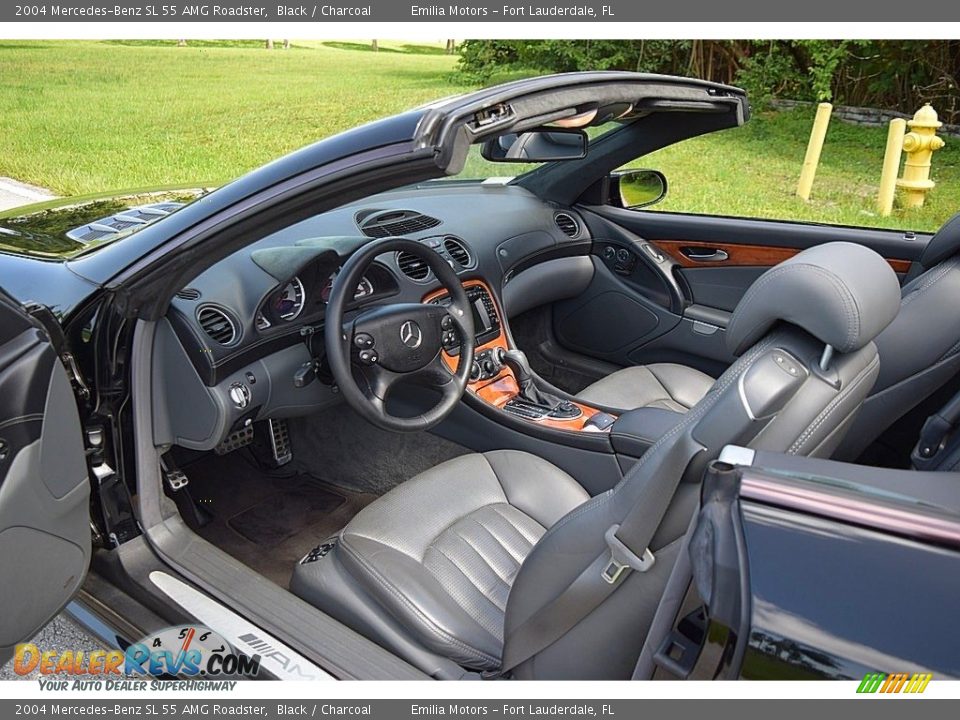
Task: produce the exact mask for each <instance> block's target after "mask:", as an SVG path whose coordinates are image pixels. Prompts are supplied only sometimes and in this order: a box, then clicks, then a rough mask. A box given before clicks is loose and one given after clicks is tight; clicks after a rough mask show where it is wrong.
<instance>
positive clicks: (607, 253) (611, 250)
mask: <svg viewBox="0 0 960 720" xmlns="http://www.w3.org/2000/svg"><path fill="white" fill-rule="evenodd" d="M616 258H617V249H616V248H615V247H614V246H613V245H607V246H606V247H605V248H604V249H603V259H604V260H608V261H610V262H613V261H614V260H616Z"/></svg>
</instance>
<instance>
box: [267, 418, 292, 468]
mask: <svg viewBox="0 0 960 720" xmlns="http://www.w3.org/2000/svg"><path fill="white" fill-rule="evenodd" d="M267 422H269V423H270V450H271V452H272V454H273V462H274V463H275V464H276V466H277V467H281V466H283V465H286V464H287V463H288V462H290V461H291V460H293V449H292V447H291V446H290V432H289V430H288V429H287V421H286V420H274V419H273V418H270V419H269V420H268V421H267Z"/></svg>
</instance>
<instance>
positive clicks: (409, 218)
mask: <svg viewBox="0 0 960 720" xmlns="http://www.w3.org/2000/svg"><path fill="white" fill-rule="evenodd" d="M440 222H441V221H440V220H438V219H437V218H435V217H430V216H429V215H424V214H423V213H419V212H416V211H415V210H380V211H373V212H369V211H368V212H364V213H358V214H357V223H358V225H359V227H360V230H361V231H362V232H363V234H364V235H366V236H367V237H372V238H384V237H394V236H397V235H412V234H413V233H416V232H421V231H422V230H429V229H430V228H434V227H436V226H437V225H439V224H440Z"/></svg>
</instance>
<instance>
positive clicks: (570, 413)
mask: <svg viewBox="0 0 960 720" xmlns="http://www.w3.org/2000/svg"><path fill="white" fill-rule="evenodd" d="M463 288H464V290H465V291H466V293H467V298H468V300H469V302H470V307H471V309H472V311H473V324H474V328H475V332H476V342H477V348H476V353H475V355H474V362H473V365H472V366H471V368H470V382H469V385H468V386H467V389H468V390H469V391H470V392H472V393H473V394H474V395H476V396H477V397H478V398H480V399H481V400H483V401H484V402H487V403H489V404H490V405H493V406H494V407H496V408H498V409H500V410H502V411H504V412H507V413H510V414H511V415H513V416H515V417H518V418H521V419H523V420H525V421H528V422H532V423H538V424H541V425H545V426H548V427H552V428H555V429H560V430H571V431H578V432H581V431H582V432H606V431H608V430H609V427H610V425H612V424H613V420H614V419H615V418H613V417H612V416H610V415H607V414H606V413H603V412H601V411H600V410H597V409H596V408H591V407H589V406H587V405H582V404H580V403H577V402H574V401H571V400H565V399H561V398H556V397H554V396H552V395H549V394H548V393H546V392H544V391H542V390H540V389H539V388H538V387H537V386H536V382H535V379H534V377H535V376H534V374H533V371H532V370H531V369H530V366H529V364H528V363H527V360H526V357H525V356H524V354H523V353H522V352H520V351H519V350H516V349H512V348H511V347H510V344H509V341H508V339H507V334H506V332H505V328H504V316H503V314H502V312H501V310H500V308H499V306H498V304H497V302H496V300H495V298H494V295H493V293H492V292H491V290H490V288H489V287H488V286H487V285H486V283H484V282H483V281H482V280H466V281H464V283H463ZM423 302H428V303H436V304H439V305H449V304H450V302H451V299H450V295H449V293H448V292H447V291H446V290H439V291H437V292H434V293H430V294H428V295H427V296H426V297H424V299H423ZM443 353H444V360H445V361H446V363H447V365H448V366H449V367H450V368H451V369H452V370H455V369H456V368H457V362H458V356H459V354H460V340H459V338H458V337H457V335H456V333H455V332H452V331H451V332H449V333H448V334H446V335H445V336H444V338H443Z"/></svg>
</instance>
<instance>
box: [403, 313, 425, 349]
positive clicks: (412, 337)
mask: <svg viewBox="0 0 960 720" xmlns="http://www.w3.org/2000/svg"><path fill="white" fill-rule="evenodd" d="M400 342H402V343H403V344H404V345H406V346H407V347H408V348H411V349H415V348H418V347H420V343H422V342H423V331H422V330H420V326H419V325H417V324H416V323H415V322H414V321H413V320H407V321H406V322H405V323H404V324H403V325H401V326H400Z"/></svg>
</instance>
